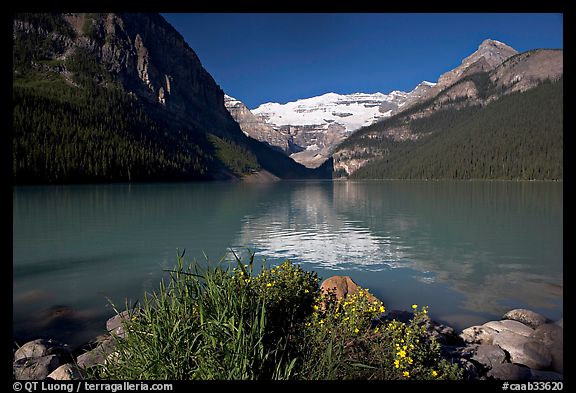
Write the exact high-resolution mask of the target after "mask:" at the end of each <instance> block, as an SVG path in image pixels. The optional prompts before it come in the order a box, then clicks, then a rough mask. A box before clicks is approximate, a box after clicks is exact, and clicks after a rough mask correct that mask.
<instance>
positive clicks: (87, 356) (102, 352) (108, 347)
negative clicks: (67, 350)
mask: <svg viewBox="0 0 576 393" xmlns="http://www.w3.org/2000/svg"><path fill="white" fill-rule="evenodd" d="M115 347H116V339H115V338H113V337H111V338H109V339H108V340H105V341H103V342H102V343H101V344H100V345H98V346H97V347H96V348H94V349H93V350H91V351H89V352H86V353H83V354H82V355H80V356H78V358H77V359H76V364H77V365H78V367H80V368H88V367H92V366H95V365H97V364H103V363H104V362H105V361H106V358H107V356H108V355H110V354H111V353H112V352H114V348H115Z"/></svg>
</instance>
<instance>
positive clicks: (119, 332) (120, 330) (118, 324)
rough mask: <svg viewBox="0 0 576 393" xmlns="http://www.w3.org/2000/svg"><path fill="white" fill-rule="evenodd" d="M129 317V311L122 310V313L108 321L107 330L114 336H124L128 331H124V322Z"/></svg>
mask: <svg viewBox="0 0 576 393" xmlns="http://www.w3.org/2000/svg"><path fill="white" fill-rule="evenodd" d="M129 318H130V316H129V314H128V311H122V312H121V313H120V314H117V315H114V316H113V317H112V318H110V319H108V320H107V321H106V330H108V332H109V333H110V334H111V335H113V336H118V337H120V338H124V336H125V335H126V332H125V331H124V326H123V322H124V321H127V320H128V319H129Z"/></svg>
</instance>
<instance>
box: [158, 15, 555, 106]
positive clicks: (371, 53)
mask: <svg viewBox="0 0 576 393" xmlns="http://www.w3.org/2000/svg"><path fill="white" fill-rule="evenodd" d="M162 15H163V16H164V18H165V19H166V20H167V21H168V22H169V23H170V24H172V26H174V27H175V28H176V30H178V31H179V32H180V33H181V34H182V36H183V37H184V39H185V40H186V42H187V43H188V45H190V47H191V48H192V49H193V50H194V51H195V52H196V54H197V55H198V57H199V58H200V61H201V62H202V64H203V66H204V68H206V69H207V70H208V72H209V73H210V74H211V75H212V76H213V77H214V79H215V80H216V83H218V84H219V85H220V87H222V89H223V90H224V92H226V93H227V94H229V95H231V96H233V97H235V98H237V99H239V100H241V101H243V102H244V103H245V104H246V105H247V106H248V107H249V108H250V109H253V108H255V107H257V106H258V105H260V104H263V103H265V102H280V103H285V102H288V101H294V100H297V99H299V98H307V97H312V96H316V95H320V94H324V93H328V92H335V93H341V94H348V93H355V92H364V93H374V92H377V91H379V92H382V93H389V92H390V91H392V90H404V91H410V90H412V89H413V88H414V87H415V86H416V85H417V84H418V83H420V82H421V81H422V80H428V81H431V82H436V81H437V80H438V77H439V76H440V75H441V74H442V73H444V72H446V71H448V70H450V69H452V68H454V67H456V66H458V65H459V64H460V63H461V61H462V59H463V58H464V57H466V56H468V55H469V54H471V53H472V52H474V51H475V50H476V49H477V48H478V45H480V43H481V42H482V41H483V40H484V39H486V38H492V39H495V40H498V41H502V42H504V43H506V44H508V45H510V46H511V47H513V48H515V49H516V50H518V51H520V52H522V51H526V50H529V49H535V48H563V15H562V14H550V13H548V14H536V13H521V14H512V13H498V14H493V13H492V14H479V13H468V14H456V13H447V14H433V13H430V14H416V13H412V14H397V13H389V14H386V13H382V14H374V13H371V14H360V13H325V14H323V13H314V14H304V13H297V14H289V13H286V14H280V13H278V14H263V13H260V14H226V13H216V14H200V13H196V14H183V13H178V14H162Z"/></svg>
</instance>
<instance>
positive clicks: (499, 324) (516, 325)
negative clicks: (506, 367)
mask: <svg viewBox="0 0 576 393" xmlns="http://www.w3.org/2000/svg"><path fill="white" fill-rule="evenodd" d="M483 326H487V327H489V328H492V329H494V330H496V331H497V332H502V331H509V332H512V333H516V334H520V335H522V336H526V337H530V335H531V334H532V333H533V332H534V329H532V328H531V327H528V326H526V325H524V324H523V323H522V322H518V321H513V320H509V319H505V320H503V321H490V322H486V323H485V324H484V325H483Z"/></svg>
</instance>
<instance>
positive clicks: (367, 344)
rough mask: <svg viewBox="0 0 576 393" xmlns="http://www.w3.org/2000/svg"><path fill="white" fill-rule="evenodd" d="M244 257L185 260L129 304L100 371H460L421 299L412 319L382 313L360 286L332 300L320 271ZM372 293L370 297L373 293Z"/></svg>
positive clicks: (380, 375)
mask: <svg viewBox="0 0 576 393" xmlns="http://www.w3.org/2000/svg"><path fill="white" fill-rule="evenodd" d="M253 260H254V256H253V255H251V256H250V261H249V263H248V264H247V265H244V264H243V263H242V261H241V260H240V259H239V258H237V257H236V266H235V267H233V266H230V265H229V266H225V265H223V264H222V263H221V264H219V265H218V266H216V267H213V266H210V264H207V266H205V267H204V268H200V266H199V265H197V264H196V265H189V266H187V267H185V265H184V262H183V255H179V256H178V264H177V266H176V268H175V269H174V270H173V271H171V272H170V280H169V282H168V283H165V282H164V281H163V282H162V283H161V284H160V288H159V290H158V291H157V292H154V293H151V294H146V295H145V297H144V298H143V301H142V304H140V305H139V306H138V307H128V308H129V315H130V318H128V320H127V321H125V330H126V336H125V338H123V339H118V341H117V346H116V352H115V353H114V354H113V355H111V356H109V357H108V359H107V361H106V362H105V364H103V365H99V366H96V367H95V368H93V369H92V370H90V372H91V374H90V376H91V377H93V378H102V379H123V380H125V379H127V380H132V379H157V380H158V379H191V380H195V379H200V380H204V379H218V380H244V379H257V380H270V379H296V380H332V379H459V378H461V375H462V374H461V370H460V369H459V368H458V366H457V365H455V364H450V363H449V362H447V361H446V360H445V359H443V358H442V357H441V356H440V345H439V344H438V343H437V342H436V341H435V340H434V339H433V338H430V337H429V336H427V335H426V333H425V326H424V323H423V321H424V320H425V315H426V313H427V309H426V307H423V308H420V309H417V306H416V305H415V306H414V307H415V310H414V311H415V312H414V318H413V319H412V320H411V321H410V323H407V324H406V323H402V322H398V321H383V320H380V319H379V316H381V314H382V313H383V312H384V305H383V304H382V303H380V302H379V301H375V300H373V298H372V297H370V296H368V291H367V290H364V289H361V290H360V292H359V293H357V294H356V295H353V296H350V297H347V298H344V299H341V300H337V299H336V297H335V295H334V293H331V292H328V293H326V292H322V291H321V290H320V288H319V278H318V276H317V274H316V273H314V272H307V271H305V270H303V269H302V268H301V267H300V266H298V265H294V264H292V263H291V262H290V261H285V262H283V263H282V264H280V265H278V266H276V267H272V268H267V267H263V268H262V269H261V270H260V271H259V272H258V273H256V272H255V271H254V269H253V267H254V264H253ZM370 299H372V300H370Z"/></svg>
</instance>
